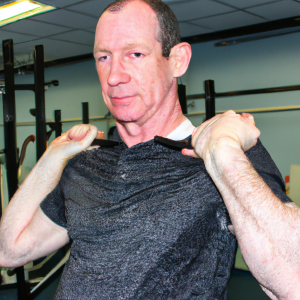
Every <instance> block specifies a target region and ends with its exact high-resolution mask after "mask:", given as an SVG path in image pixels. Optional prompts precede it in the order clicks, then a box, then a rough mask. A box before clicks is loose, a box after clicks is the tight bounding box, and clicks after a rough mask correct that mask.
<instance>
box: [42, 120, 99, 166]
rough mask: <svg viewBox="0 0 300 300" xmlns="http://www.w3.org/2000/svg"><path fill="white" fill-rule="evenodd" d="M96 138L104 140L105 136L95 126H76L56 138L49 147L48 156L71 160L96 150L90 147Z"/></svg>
mask: <svg viewBox="0 0 300 300" xmlns="http://www.w3.org/2000/svg"><path fill="white" fill-rule="evenodd" d="M95 138H104V134H103V132H101V131H98V130H97V127H96V126H94V125H89V124H87V125H76V126H74V127H72V128H71V129H70V130H69V131H68V132H66V133H65V134H63V135H62V136H60V137H58V138H56V139H55V140H54V141H53V142H52V143H51V144H50V145H49V147H48V149H47V152H48V155H55V156H58V157H60V158H61V159H63V160H69V159H71V158H72V157H74V156H75V155H77V154H79V153H80V152H82V151H84V150H87V149H92V148H96V147H98V146H94V147H90V145H91V143H92V142H93V140H94V139H95Z"/></svg>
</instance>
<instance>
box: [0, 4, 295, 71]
mask: <svg viewBox="0 0 300 300" xmlns="http://www.w3.org/2000/svg"><path fill="white" fill-rule="evenodd" d="M6 1H7V0H6ZM6 1H4V0H0V2H6ZM39 2H41V3H44V4H49V5H52V6H55V7H57V9H56V10H54V11H50V12H47V13H44V14H41V15H38V16H34V17H31V18H28V19H25V20H21V21H18V22H15V23H11V24H9V25H6V26H3V27H1V28H0V40H5V39H13V42H14V54H15V66H19V65H20V66H21V65H26V64H31V63H32V57H33V47H34V46H35V45H44V50H45V61H51V60H55V59H60V58H65V57H71V56H77V55H82V54H88V53H92V50H93V43H94V33H95V27H96V24H97V20H98V17H99V15H100V14H101V13H102V11H103V9H104V8H106V7H107V5H108V4H110V3H111V2H112V0H84V1H83V0H39ZM164 2H166V3H168V4H169V5H170V7H171V8H172V10H173V11H174V13H175V14H176V16H177V18H178V20H179V25H180V30H181V36H182V37H187V36H193V35H199V34H206V33H212V32H216V31H221V30H225V29H231V28H237V27H242V26H247V25H253V24H258V23H263V22H268V21H274V20H278V19H283V18H288V17H294V16H298V15H300V0H276V1H274V0H273V1H271V0H183V1H182V0H177V1H176V0H173V1H172V0H165V1H164ZM2 69H3V55H2V49H1V50H0V70H2Z"/></svg>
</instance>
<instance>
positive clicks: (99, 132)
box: [96, 130, 104, 139]
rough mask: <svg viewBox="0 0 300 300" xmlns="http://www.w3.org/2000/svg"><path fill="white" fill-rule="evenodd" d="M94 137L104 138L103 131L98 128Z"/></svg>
mask: <svg viewBox="0 0 300 300" xmlns="http://www.w3.org/2000/svg"><path fill="white" fill-rule="evenodd" d="M96 139H104V132H103V131H100V130H98V131H97V137H96Z"/></svg>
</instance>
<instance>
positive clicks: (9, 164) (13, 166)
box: [2, 40, 26, 300]
mask: <svg viewBox="0 0 300 300" xmlns="http://www.w3.org/2000/svg"><path fill="white" fill-rule="evenodd" d="M2 49H3V59H4V75H5V94H3V123H4V141H5V159H6V169H7V182H8V195H9V199H11V198H12V197H13V195H14V194H15V192H16V191H17V189H18V160H19V158H18V151H17V130H16V103H15V78H14V50H13V41H12V40H4V41H2ZM16 217H17V216H16ZM16 272H17V285H18V300H25V299H26V286H25V278H24V268H23V267H19V268H16Z"/></svg>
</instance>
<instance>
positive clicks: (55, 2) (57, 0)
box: [41, 0, 101, 7]
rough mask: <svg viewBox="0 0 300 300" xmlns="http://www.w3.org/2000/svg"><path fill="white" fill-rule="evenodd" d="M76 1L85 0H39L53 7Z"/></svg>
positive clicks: (64, 5) (84, 0)
mask: <svg viewBox="0 0 300 300" xmlns="http://www.w3.org/2000/svg"><path fill="white" fill-rule="evenodd" d="M100 1H101V0H100ZM78 2H86V0H41V3H44V4H48V5H51V6H55V7H66V6H69V5H72V4H75V3H78Z"/></svg>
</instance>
